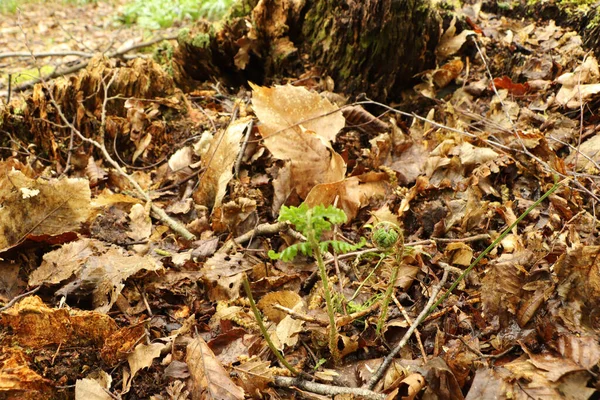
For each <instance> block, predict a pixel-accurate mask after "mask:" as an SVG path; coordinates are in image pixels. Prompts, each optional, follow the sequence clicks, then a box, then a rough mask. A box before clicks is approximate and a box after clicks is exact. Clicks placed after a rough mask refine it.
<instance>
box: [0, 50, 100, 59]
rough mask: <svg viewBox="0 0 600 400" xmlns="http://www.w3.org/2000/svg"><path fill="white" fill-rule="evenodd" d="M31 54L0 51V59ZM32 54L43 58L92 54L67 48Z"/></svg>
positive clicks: (88, 56)
mask: <svg viewBox="0 0 600 400" xmlns="http://www.w3.org/2000/svg"><path fill="white" fill-rule="evenodd" d="M31 56H32V54H31V53H29V52H27V51H22V52H21V51H17V52H10V53H0V60H2V59H3V58H13V57H15V58H16V57H20V58H23V57H27V58H29V57H31ZM33 56H34V57H35V58H43V57H64V56H79V57H85V58H92V57H93V56H94V54H93V53H88V52H85V51H73V50H67V51H45V52H41V53H33Z"/></svg>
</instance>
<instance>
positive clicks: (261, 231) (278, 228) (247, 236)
mask: <svg viewBox="0 0 600 400" xmlns="http://www.w3.org/2000/svg"><path fill="white" fill-rule="evenodd" d="M289 227H290V225H289V224H288V223H287V222H277V223H275V224H260V225H258V226H257V227H256V228H254V229H252V230H249V231H248V232H246V233H244V234H243V235H241V236H238V237H237V238H235V239H229V240H228V241H227V242H225V244H223V246H221V248H220V249H219V250H217V253H228V252H229V251H230V250H231V249H233V248H234V247H235V246H236V245H238V244H242V243H246V242H249V241H250V240H252V238H253V237H255V236H260V235H274V234H276V233H279V232H283V231H285V230H287V229H288V228H289Z"/></svg>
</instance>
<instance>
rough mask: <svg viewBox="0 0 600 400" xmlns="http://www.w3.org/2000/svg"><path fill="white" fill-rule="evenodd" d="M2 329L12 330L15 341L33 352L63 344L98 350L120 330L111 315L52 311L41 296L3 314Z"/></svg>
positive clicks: (78, 311)
mask: <svg viewBox="0 0 600 400" xmlns="http://www.w3.org/2000/svg"><path fill="white" fill-rule="evenodd" d="M0 325H2V326H4V327H5V328H10V329H11V331H12V332H13V335H11V338H12V340H15V341H17V342H18V343H19V344H20V345H21V346H28V347H33V348H41V347H44V346H47V345H49V344H55V345H59V344H62V343H70V344H72V345H78V346H94V347H97V348H98V347H101V346H102V345H103V344H104V341H105V340H106V339H107V338H108V337H109V336H110V335H111V334H112V333H113V332H115V331H116V330H117V324H116V323H115V321H114V320H113V319H112V318H110V317H109V316H107V315H104V314H101V313H97V312H95V311H81V310H68V309H66V308H61V309H56V308H49V307H47V306H46V305H45V304H44V303H43V302H42V300H41V299H40V298H39V297H37V296H31V297H27V298H25V299H23V300H21V301H20V302H19V303H17V304H16V305H15V306H13V307H12V308H9V309H8V310H6V311H3V312H2V313H1V314H0Z"/></svg>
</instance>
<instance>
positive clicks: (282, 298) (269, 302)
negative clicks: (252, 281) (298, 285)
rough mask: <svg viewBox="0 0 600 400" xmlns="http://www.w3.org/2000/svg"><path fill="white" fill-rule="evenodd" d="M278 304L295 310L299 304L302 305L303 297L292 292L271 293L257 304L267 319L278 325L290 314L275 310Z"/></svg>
mask: <svg viewBox="0 0 600 400" xmlns="http://www.w3.org/2000/svg"><path fill="white" fill-rule="evenodd" d="M276 304H279V305H282V306H284V307H286V308H290V309H293V308H294V307H296V305H297V304H302V297H300V295H298V293H296V292H292V291H291V290H282V291H279V292H271V293H267V294H266V295H264V296H263V297H262V298H261V299H260V301H259V302H258V303H257V306H258V308H259V309H260V310H261V311H262V312H263V314H264V315H265V317H267V318H269V319H270V320H271V321H273V322H276V323H277V322H280V321H281V320H282V319H284V318H285V317H287V316H288V314H286V313H285V312H283V311H281V310H278V309H276V308H274V306H275V305H276Z"/></svg>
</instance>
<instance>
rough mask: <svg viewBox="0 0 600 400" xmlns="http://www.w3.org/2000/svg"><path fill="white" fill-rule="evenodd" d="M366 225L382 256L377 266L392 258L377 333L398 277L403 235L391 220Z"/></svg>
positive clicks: (381, 326)
mask: <svg viewBox="0 0 600 400" xmlns="http://www.w3.org/2000/svg"><path fill="white" fill-rule="evenodd" d="M367 227H369V228H371V229H372V232H373V233H372V235H371V240H372V241H373V244H374V245H375V246H377V248H378V249H380V250H381V251H382V256H381V259H380V260H379V263H377V266H379V264H380V263H381V261H383V260H385V259H389V258H391V259H392V264H393V265H392V276H391V278H390V281H389V283H388V286H387V289H386V291H385V295H384V296H383V299H382V303H381V313H380V314H379V319H378V320H377V333H378V334H379V333H381V331H382V329H383V324H384V323H385V319H386V317H387V311H388V306H389V304H390V299H391V298H392V294H393V292H394V287H395V285H396V280H397V279H398V272H399V271H400V264H401V263H402V258H403V257H404V235H403V234H402V229H400V227H399V226H398V225H396V224H394V223H392V222H387V221H382V222H378V223H377V224H375V226H373V227H371V226H367Z"/></svg>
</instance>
